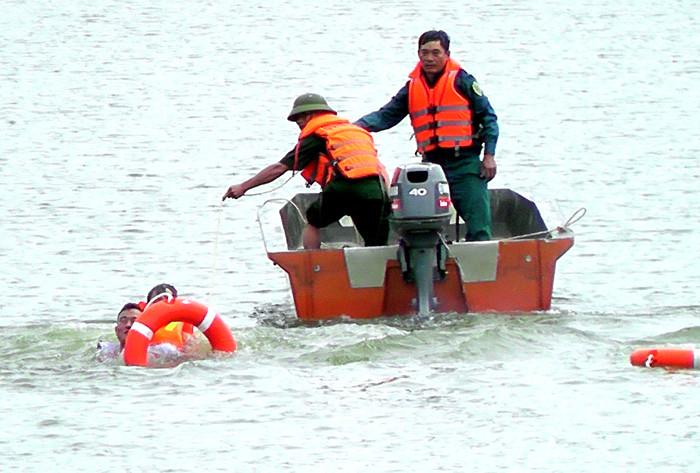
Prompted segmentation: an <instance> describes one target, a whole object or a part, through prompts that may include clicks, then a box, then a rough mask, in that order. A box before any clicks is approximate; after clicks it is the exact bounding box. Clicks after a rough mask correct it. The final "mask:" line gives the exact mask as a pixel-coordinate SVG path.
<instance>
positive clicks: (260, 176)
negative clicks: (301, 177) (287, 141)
mask: <svg viewBox="0 0 700 473" xmlns="http://www.w3.org/2000/svg"><path fill="white" fill-rule="evenodd" d="M287 171H289V167H287V166H286V165H284V164H282V163H275V164H271V165H269V166H268V167H266V168H265V169H263V170H262V171H260V172H259V173H257V174H256V175H255V176H253V177H251V178H250V179H248V180H247V181H244V182H242V183H240V184H234V185H232V186H231V187H229V188H228V190H227V191H226V193H225V194H224V196H223V197H222V198H221V200H226V199H227V198H232V199H238V198H239V197H241V196H242V195H244V194H245V193H246V192H248V191H249V190H250V189H252V188H254V187H258V186H261V185H263V184H267V183H268V182H272V181H274V180H275V179H277V178H278V177H280V176H281V175H282V174H284V173H285V172H287Z"/></svg>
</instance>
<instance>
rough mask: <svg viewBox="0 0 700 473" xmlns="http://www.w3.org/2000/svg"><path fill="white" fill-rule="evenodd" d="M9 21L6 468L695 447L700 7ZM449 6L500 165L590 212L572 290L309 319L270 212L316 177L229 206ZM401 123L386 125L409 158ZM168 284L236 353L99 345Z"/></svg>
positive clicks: (72, 5) (406, 461)
mask: <svg viewBox="0 0 700 473" xmlns="http://www.w3.org/2000/svg"><path fill="white" fill-rule="evenodd" d="M2 7H3V15H1V16H0V84H1V86H0V120H1V121H0V177H1V178H2V184H1V185H0V219H1V221H0V287H2V290H0V328H1V329H2V335H3V336H2V338H1V339H0V419H2V420H1V421H0V426H2V428H0V470H2V471H27V472H34V471H48V470H51V471H95V470H111V469H121V470H126V471H169V472H181V471H182V472H184V471H235V470H237V469H245V470H246V471H260V472H267V471H294V472H296V471H304V472H325V471H358V470H360V469H364V470H366V471H373V472H405V471H466V470H467V469H472V470H477V471H494V472H496V471H528V472H554V471H556V472H582V471H640V470H641V471H657V472H676V471H698V470H700V461H698V459H697V447H698V445H699V444H700V434H699V433H698V430H700V402H698V399H697V397H698V396H697V392H698V387H699V385H700V377H699V376H698V372H696V371H675V372H671V371H664V370H658V369H657V370H646V369H640V368H636V367H632V366H630V365H629V361H628V357H629V354H630V353H631V351H633V350H634V349H636V348H638V347H641V346H647V345H657V346H667V345H674V346H686V347H697V346H698V341H699V339H700V322H699V321H698V316H700V295H699V294H698V292H699V291H698V287H699V285H700V284H699V283H700V269H698V256H699V250H698V246H699V245H698V236H697V235H698V231H700V225H699V224H698V218H697V216H698V212H697V209H698V207H700V197H699V196H698V178H699V177H700V176H699V174H700V172H699V166H698V162H697V159H698V157H699V156H700V132H698V130H697V123H698V121H699V119H700V92H698V84H700V35H699V34H698V31H699V30H700V20H699V18H698V10H700V9H699V8H698V3H697V2H695V1H674V0H671V1H668V2H652V1H649V0H642V1H637V2H624V1H623V2H603V1H600V0H584V1H581V2H555V1H532V0H526V1H522V2H497V1H485V2H480V3H476V4H475V3H467V2H442V3H439V4H431V3H424V2H410V1H405V0H395V1H382V2H373V1H369V0H359V1H355V2H340V1H334V0H331V1H325V2H321V1H314V0H312V1H305V2H301V1H282V2H275V3H273V2H261V1H255V0H253V1H250V2H238V1H233V2H222V1H218V0H213V1H209V2H201V1H192V0H185V1H181V2H164V1H152V2H137V1H133V0H126V1H120V2H116V1H112V0H97V1H91V2H86V1H82V0H80V1H74V2H51V1H37V2H27V1H5V2H3V3H2ZM431 28H441V29H444V30H446V31H447V32H448V33H449V34H450V35H451V37H452V40H453V44H452V48H451V49H452V55H453V57H454V58H455V59H456V60H457V61H459V62H460V63H461V64H462V65H463V67H465V68H466V69H467V70H468V71H469V72H471V73H472V74H474V75H475V76H476V78H477V79H478V80H479V82H480V84H481V86H482V88H483V89H484V91H485V93H486V94H487V95H488V96H489V98H490V100H491V102H492V104H493V106H494V108H495V109H496V111H497V113H498V115H499V123H500V126H501V138H500V140H499V144H498V150H497V163H498V166H499V169H498V176H497V177H496V179H495V180H494V181H493V183H492V187H509V188H513V189H515V190H517V191H519V192H521V193H522V194H524V195H526V196H528V197H531V198H533V199H534V200H535V201H536V202H537V203H538V204H540V206H541V207H542V208H543V209H548V210H549V209H552V212H551V214H553V215H555V218H554V220H552V219H550V220H548V223H549V224H550V226H555V225H558V224H561V223H562V222H563V221H565V220H566V218H568V216H569V215H571V214H572V213H573V212H575V211H576V210H577V209H579V208H581V207H585V208H586V209H587V214H586V216H585V217H584V218H583V219H582V220H580V221H579V222H577V223H576V224H575V225H574V226H573V227H572V229H573V230H574V232H575V233H576V242H575V246H574V247H573V248H572V249H571V250H570V251H569V252H568V253H567V254H566V255H564V256H563V258H562V259H561V260H560V261H559V263H558V265H557V272H556V276H555V287H554V299H553V301H552V309H551V310H550V311H547V312H542V313H535V314H526V315H517V314H502V315H475V314H446V315H442V316H437V317H435V318H433V319H432V320H428V321H423V322H422V321H417V320H413V319H410V318H409V319H395V318H394V319H392V318H388V319H383V320H376V321H369V322H359V323H356V322H351V321H341V322H338V323H324V324H314V325H305V324H299V323H297V322H296V321H295V317H294V308H293V305H292V300H291V294H290V291H289V289H288V282H287V278H286V275H285V274H284V273H283V272H282V271H281V270H280V269H279V268H277V267H275V266H273V265H272V264H271V262H270V261H269V260H268V259H267V258H266V255H265V248H264V245H263V243H262V240H261V236H260V231H259V228H258V224H257V222H256V214H257V212H258V209H259V207H260V206H261V205H262V204H263V203H264V202H265V201H266V200H267V199H270V198H285V197H290V196H292V195H293V194H294V193H296V192H300V191H302V190H304V187H303V185H302V183H301V179H300V178H298V177H296V178H294V179H293V180H292V181H290V182H289V183H287V184H285V185H284V186H283V187H282V188H280V189H275V188H276V187H277V185H278V184H281V183H282V182H283V181H278V182H277V183H275V184H273V185H270V186H268V187H266V188H259V189H257V190H256V191H258V192H264V191H271V192H269V193H267V194H262V195H257V196H248V197H245V198H242V199H239V200H237V201H235V202H231V201H227V202H226V204H225V205H223V206H221V205H220V197H221V195H223V193H224V192H225V190H226V188H227V187H228V186H229V185H231V184H233V183H236V182H240V181H241V180H243V179H245V178H247V177H248V176H250V175H252V174H253V173H254V172H256V171H257V170H258V169H260V168H262V167H263V166H265V165H267V164H269V163H271V162H274V161H276V160H278V159H280V158H281V156H282V155H283V154H284V153H285V152H286V151H287V150H288V149H290V148H291V146H292V145H293V143H294V142H295V139H296V136H297V133H298V130H297V129H296V127H295V126H294V125H293V124H291V123H289V122H287V121H286V120H285V117H286V114H287V112H288V111H289V108H290V106H291V103H292V101H293V100H294V98H295V97H296V96H297V95H299V94H300V93H303V92H307V91H314V92H318V93H321V94H323V95H325V96H326V97H327V99H328V100H329V102H330V104H331V105H332V106H333V107H335V108H336V109H337V110H338V111H339V112H340V114H341V115H344V116H346V117H348V118H350V119H352V120H354V119H357V118H359V117H360V116H361V115H363V114H364V113H366V112H368V111H371V110H374V109H376V108H378V107H379V106H380V105H382V104H384V103H385V102H386V101H387V100H388V99H389V98H390V97H391V96H392V95H393V94H394V93H395V92H396V91H397V90H398V89H399V88H400V87H401V85H402V84H403V83H404V81H405V79H406V75H407V74H408V72H409V71H410V70H411V68H412V67H413V66H414V64H415V61H416V59H417V58H416V55H415V50H416V39H417V37H418V36H419V35H420V33H422V32H423V31H425V30H427V29H431ZM410 134H411V130H410V127H409V125H408V123H402V124H401V125H400V126H398V127H396V128H395V129H392V130H390V131H385V132H383V133H380V134H376V135H375V139H376V142H377V146H378V148H379V151H380V156H381V158H382V160H383V161H384V162H385V164H386V165H387V167H388V168H389V169H390V170H391V169H393V168H394V167H395V166H396V165H398V164H400V163H404V162H410V160H411V159H413V158H412V150H413V144H412V142H411V141H410ZM159 282H170V283H172V284H174V285H175V286H176V287H178V289H179V290H180V291H181V293H182V294H183V295H187V296H189V297H192V298H194V299H197V300H200V301H202V302H206V303H208V304H210V305H211V306H212V307H214V308H215V309H216V310H217V311H218V312H219V313H220V314H221V316H222V317H223V318H224V320H225V321H226V322H227V323H228V324H229V326H230V327H231V329H232V331H233V332H234V334H235V336H236V338H237V340H238V343H239V350H238V351H237V353H235V354H234V355H233V356H227V357H218V356H211V357H209V358H207V359H205V360H197V361H190V362H185V363H183V364H180V365H179V366H177V367H176V368H164V369H140V368H132V367H125V366H123V365H121V364H120V363H98V362H97V361H96V360H95V356H94V355H95V353H94V352H95V350H94V345H95V342H96V340H97V339H100V338H102V339H109V340H114V335H113V320H114V317H115V315H116V311H117V309H118V308H119V307H121V305H122V304H123V303H125V302H126V301H130V300H139V299H143V298H144V297H145V293H146V291H147V290H148V289H149V288H150V287H151V286H152V285H154V284H156V283H159Z"/></svg>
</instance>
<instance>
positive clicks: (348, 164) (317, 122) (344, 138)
mask: <svg viewBox="0 0 700 473" xmlns="http://www.w3.org/2000/svg"><path fill="white" fill-rule="evenodd" d="M314 133H315V134H316V135H318V136H320V137H321V138H323V139H324V140H325V141H326V148H327V149H328V154H330V156H327V155H325V154H321V155H320V156H319V158H318V159H315V160H313V161H311V162H310V163H309V164H307V165H306V167H304V169H303V170H302V171H301V175H302V176H303V177H304V179H306V182H307V183H308V185H311V184H313V183H314V182H318V183H319V184H320V185H321V187H322V188H323V187H325V186H326V184H328V183H329V182H330V180H331V179H332V178H333V176H334V175H335V170H337V171H339V172H340V174H342V175H343V176H345V177H347V178H349V179H359V178H362V177H368V176H382V177H383V178H384V181H385V182H388V180H389V178H388V176H387V174H386V169H384V166H383V165H382V163H381V162H380V161H379V159H378V158H377V150H376V149H375V148H374V140H373V139H372V135H370V134H369V133H368V132H367V131H366V130H364V129H362V128H360V127H359V126H356V125H353V124H352V123H350V122H349V121H348V120H346V119H344V118H339V117H337V116H336V115H333V114H332V113H327V114H324V115H317V116H315V117H313V118H312V119H311V120H309V123H307V124H306V126H305V127H304V129H303V130H301V133H300V134H299V142H298V143H297V147H296V150H295V153H294V169H297V163H298V161H299V146H300V145H301V142H302V140H303V139H304V138H306V137H307V136H309V135H311V134H314Z"/></svg>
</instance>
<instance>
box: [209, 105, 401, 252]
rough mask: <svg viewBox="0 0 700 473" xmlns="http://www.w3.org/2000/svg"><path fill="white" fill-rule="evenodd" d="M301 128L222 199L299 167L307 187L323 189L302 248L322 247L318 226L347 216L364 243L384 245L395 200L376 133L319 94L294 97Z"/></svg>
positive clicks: (293, 113)
mask: <svg viewBox="0 0 700 473" xmlns="http://www.w3.org/2000/svg"><path fill="white" fill-rule="evenodd" d="M287 119H288V120H289V121H293V122H296V124H297V125H298V126H299V129H300V130H301V133H300V134H299V141H298V142H297V144H296V146H295V147H294V149H292V150H291V151H289V152H288V153H287V155H286V156H285V157H284V158H282V160H281V161H280V162H278V163H275V164H272V165H270V166H268V167H266V168H265V169H263V170H262V171H260V172H259V173H258V174H256V175H255V176H253V177H251V178H250V179H248V180H247V181H244V182H242V183H240V184H234V185H232V186H231V187H229V188H228V190H227V191H226V193H225V194H224V196H223V199H222V200H225V199H227V198H229V197H230V198H234V199H238V198H239V197H241V196H242V195H244V194H245V193H246V192H247V191H248V190H250V189H252V188H254V187H257V186H259V185H262V184H266V183H268V182H271V181H274V180H275V179H277V178H278V177H280V176H281V175H282V174H284V173H285V172H287V171H289V170H290V169H291V170H301V175H302V176H303V177H304V178H305V179H306V181H307V185H308V186H310V185H311V184H313V183H314V182H316V183H318V184H319V185H320V186H321V188H322V192H321V194H320V195H319V197H318V199H316V200H315V201H314V202H313V203H312V204H311V205H310V206H309V208H308V210H307V211H306V220H307V225H306V228H305V229H304V235H303V245H304V248H307V249H314V248H320V247H321V236H320V231H319V229H320V228H323V227H327V226H328V225H330V224H331V223H333V222H337V221H338V220H340V219H341V218H342V217H343V216H345V215H349V216H350V217H351V218H352V220H353V223H354V224H355V228H357V231H358V232H359V233H360V236H362V238H363V240H364V241H365V246H380V245H386V243H387V239H388V236H389V221H388V217H389V213H390V212H391V204H390V202H389V197H388V195H387V191H386V181H387V177H386V171H385V169H384V166H383V165H382V164H381V163H380V162H379V159H377V150H376V149H375V147H374V140H373V139H372V136H371V135H370V134H369V133H368V132H367V131H365V130H363V129H362V128H360V127H358V126H355V125H353V124H351V123H350V122H349V121H348V120H346V119H344V118H340V117H338V116H337V114H336V112H335V110H333V109H332V108H331V107H330V106H329V105H328V103H327V102H326V100H325V99H324V98H323V97H321V96H320V95H318V94H304V95H300V96H299V97H297V99H296V100H295V101H294V106H293V107H292V111H291V112H290V113H289V116H288V117H287Z"/></svg>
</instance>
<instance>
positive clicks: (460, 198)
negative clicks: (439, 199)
mask: <svg viewBox="0 0 700 473" xmlns="http://www.w3.org/2000/svg"><path fill="white" fill-rule="evenodd" d="M438 164H440V166H441V167H442V169H443V171H445V176H446V177H447V182H448V183H449V184H450V197H451V199H452V205H454V208H455V210H456V211H457V215H459V216H460V217H461V218H462V220H464V221H465V222H466V225H467V235H466V240H467V241H485V240H490V239H491V201H490V199H489V191H488V187H487V185H486V180H484V179H482V178H481V177H479V172H480V170H481V160H480V159H479V156H478V155H474V156H469V157H463V156H460V157H459V158H458V159H455V160H454V161H442V162H440V163H438Z"/></svg>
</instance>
